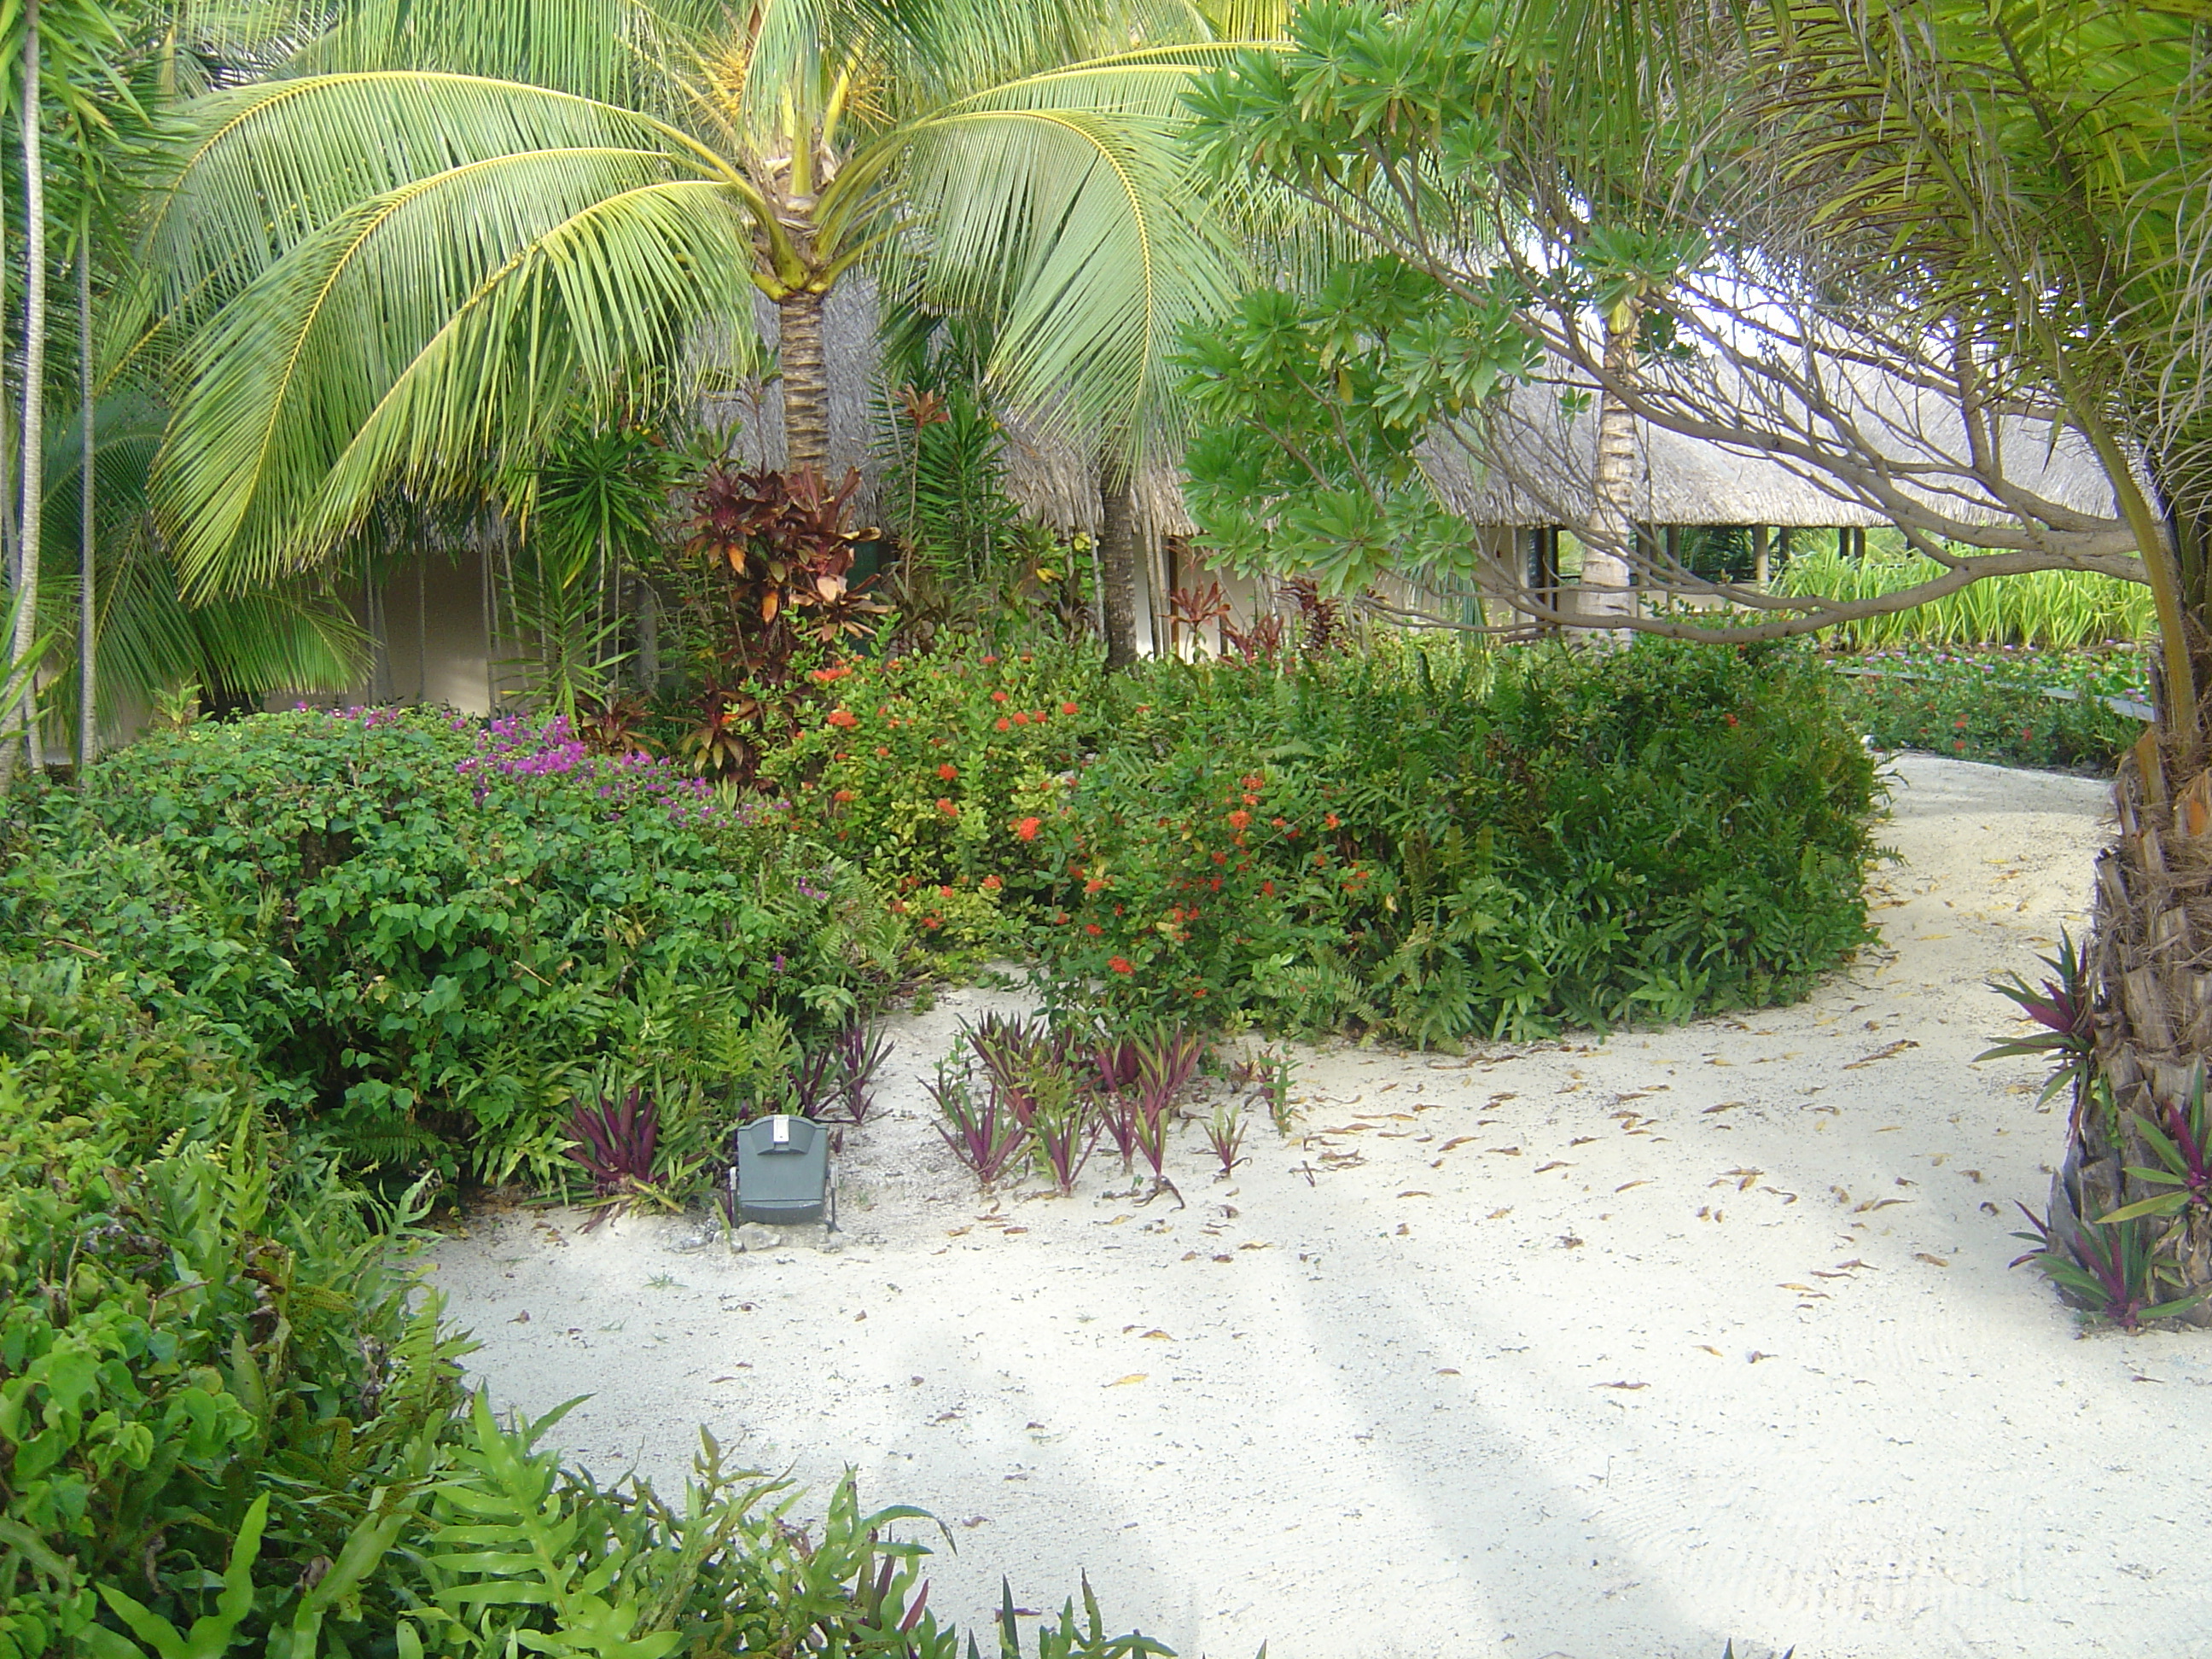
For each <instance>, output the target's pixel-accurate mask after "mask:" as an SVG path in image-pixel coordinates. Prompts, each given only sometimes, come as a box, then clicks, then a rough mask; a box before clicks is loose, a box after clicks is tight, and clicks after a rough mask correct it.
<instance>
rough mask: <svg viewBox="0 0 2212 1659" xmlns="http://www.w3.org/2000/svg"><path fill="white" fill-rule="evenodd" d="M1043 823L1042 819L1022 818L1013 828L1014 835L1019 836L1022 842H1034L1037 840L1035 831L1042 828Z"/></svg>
mask: <svg viewBox="0 0 2212 1659" xmlns="http://www.w3.org/2000/svg"><path fill="white" fill-rule="evenodd" d="M1043 822H1044V821H1043V820H1042V818H1024V819H1023V820H1022V821H1021V822H1020V823H1018V824H1016V825H1015V826H1014V833H1015V834H1016V835H1018V836H1020V837H1021V838H1022V839H1023V840H1024V841H1035V840H1036V838H1037V831H1038V829H1041V828H1042V825H1043Z"/></svg>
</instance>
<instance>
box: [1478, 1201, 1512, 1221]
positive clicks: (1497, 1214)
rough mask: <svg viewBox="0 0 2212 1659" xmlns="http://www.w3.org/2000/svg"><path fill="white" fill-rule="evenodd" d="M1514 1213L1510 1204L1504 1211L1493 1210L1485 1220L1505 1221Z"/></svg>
mask: <svg viewBox="0 0 2212 1659" xmlns="http://www.w3.org/2000/svg"><path fill="white" fill-rule="evenodd" d="M1512 1213H1513V1206H1511V1205H1510V1204H1508V1205H1507V1206H1505V1207H1504V1209H1502V1210H1492V1212H1490V1213H1489V1215H1488V1216H1486V1218H1485V1219H1486V1220H1489V1221H1498V1220H1501V1219H1503V1218H1504V1217H1506V1216H1509V1215H1511V1214H1512Z"/></svg>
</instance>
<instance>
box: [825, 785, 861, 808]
mask: <svg viewBox="0 0 2212 1659" xmlns="http://www.w3.org/2000/svg"><path fill="white" fill-rule="evenodd" d="M829 799H831V800H834V801H836V803H837V805H840V806H842V805H845V804H846V803H847V802H848V801H851V800H855V799H859V797H857V796H856V795H854V793H853V792H852V791H851V790H849V789H840V790H839V791H838V792H837V793H836V794H834V795H832V796H830V797H829Z"/></svg>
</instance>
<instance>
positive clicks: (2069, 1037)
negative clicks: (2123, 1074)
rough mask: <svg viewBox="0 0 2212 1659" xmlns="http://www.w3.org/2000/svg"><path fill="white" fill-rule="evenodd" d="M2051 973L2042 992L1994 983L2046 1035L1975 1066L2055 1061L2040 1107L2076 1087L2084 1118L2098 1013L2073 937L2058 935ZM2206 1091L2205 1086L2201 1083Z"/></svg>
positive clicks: (2005, 1045) (1987, 1053)
mask: <svg viewBox="0 0 2212 1659" xmlns="http://www.w3.org/2000/svg"><path fill="white" fill-rule="evenodd" d="M2041 961H2042V963H2043V964H2044V966H2045V967H2046V968H2048V969H2051V975H2050V976H2048V977H2046V978H2045V980H2044V981H2043V984H2042V986H2041V987H2033V986H2030V985H2029V984H2028V983H2027V981H2025V980H2023V979H2022V978H2021V976H2020V975H2018V974H2008V975H2005V977H2004V978H2003V979H1999V980H1991V981H1990V989H1991V990H1993V991H1995V992H1996V993H1997V994H1998V995H2000V996H2002V997H2007V998H2009V999H2010V1000H2012V1001H2013V1002H2015V1003H2016V1004H2017V1005H2018V1006H2019V1007H2020V1011H2021V1014H2022V1015H2024V1016H2025V1017H2026V1018H2029V1019H2032V1020H2033V1021H2034V1022H2035V1023H2036V1024H2038V1025H2039V1026H2041V1027H2043V1030H2040V1031H2039V1032H2036V1033H2034V1034H2033V1035H2031V1036H2024V1037H2015V1038H2014V1039H2013V1040H2012V1041H2010V1042H2000V1043H1999V1044H1997V1046H1996V1048H1989V1049H1985V1050H1984V1051H1983V1052H1982V1053H1980V1054H1977V1055H1975V1056H1974V1060H1975V1063H1976V1064H1979V1063H1980V1062H1981V1061H1983V1060H2002V1059H2004V1058H2007V1057H2008V1056H2010V1055H2014V1054H2040V1055H2044V1056H2046V1057H2047V1058H2049V1059H2051V1060H2052V1061H2053V1062H2054V1063H2055V1064H2056V1066H2057V1069H2056V1070H2054V1071H2053V1072H2052V1073H2051V1079H2050V1081H2048V1082H2047V1083H2045V1085H2043V1092H2042V1093H2041V1094H2039V1095H2038V1096H2037V1097H2036V1100H2035V1103H2036V1104H2037V1105H2039V1106H2040V1105H2042V1104H2043V1103H2045V1101H2047V1100H2049V1099H2050V1098H2051V1097H2052V1096H2053V1095H2055V1094H2057V1092H2058V1091H2060V1090H2062V1089H2065V1088H2067V1087H2069V1085H2070V1086H2071V1088H2072V1090H2073V1094H2074V1110H2075V1116H2076V1117H2077V1118H2078V1117H2079V1115H2081V1104H2082V1102H2083V1101H2084V1100H2085V1099H2086V1098H2087V1094H2088V1091H2089V1088H2090V1085H2091V1082H2092V1080H2093V1079H2094V1077H2095V1075H2096V1062H2097V1010H2096V1002H2095V998H2094V997H2093V994H2092V993H2091V990H2090V986H2089V975H2088V971H2087V967H2086V965H2085V964H2084V963H2083V962H2082V959H2081V948H2080V947H2079V946H2078V945H2075V943H2074V937H2073V935H2072V934H2071V933H2067V932H2065V931H2064V930H2063V929H2062V930H2061V931H2060V933H2059V935H2058V954H2057V956H2053V957H2042V958H2041ZM2197 1086H2198V1089H2199V1091H2202V1089H2203V1080H2202V1079H2199V1080H2198V1085H2197Z"/></svg>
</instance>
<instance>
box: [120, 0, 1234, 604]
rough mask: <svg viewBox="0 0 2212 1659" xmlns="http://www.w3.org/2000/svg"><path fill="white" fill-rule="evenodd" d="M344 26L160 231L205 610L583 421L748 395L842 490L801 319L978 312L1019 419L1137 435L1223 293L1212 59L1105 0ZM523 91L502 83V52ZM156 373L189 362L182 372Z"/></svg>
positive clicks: (424, 10)
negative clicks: (872, 300) (390, 497)
mask: <svg viewBox="0 0 2212 1659" xmlns="http://www.w3.org/2000/svg"><path fill="white" fill-rule="evenodd" d="M515 10H516V9H515V8H513V7H512V6H501V5H496V4H494V3H492V0H442V3H438V4H429V5H420V4H418V5H414V6H409V7H402V6H399V5H398V4H395V3H391V0H364V4H363V6H362V8H361V9H357V10H356V11H354V12H352V13H350V14H349V15H347V16H346V17H345V18H343V20H342V21H340V23H339V24H338V26H337V27H336V28H334V29H333V30H332V31H331V32H330V33H328V34H327V35H326V36H325V37H324V38H323V39H321V40H319V41H318V42H317V43H316V44H315V45H314V46H313V47H311V48H310V49H308V50H307V52H304V53H303V54H302V55H301V59H300V62H299V64H298V67H299V68H300V69H301V70H302V71H305V72H302V73H299V74H296V75H295V76H291V77H289V78H286V79H282V80H276V81H272V82H264V83H261V84H257V85H253V86H249V87H246V88H240V89H237V90H233V91H226V92H219V93H216V94H212V95H210V96H209V97H207V98H205V99H204V100H199V101H198V102H197V104H196V105H194V106H192V107H191V118H192V121H191V134H190V137H189V139H188V141H187V142H186V143H185V144H184V146H183V148H182V149H181V153H180V155H179V158H178V160H177V162H176V164H175V167H174V171H173V178H172V182H171V183H170V185H168V187H167V190H166V191H165V192H164V194H163V195H162V197H161V199H160V201H159V202H158V204H157V205H156V209H155V212H154V213H153V215H152V216H151V220H150V226H149V233H148V248H149V254H150V255H151V256H152V257H151V259H150V261H149V263H150V264H151V265H152V268H153V269H154V270H156V271H157V272H158V273H159V281H160V283H161V288H160V291H159V293H158V294H157V295H155V296H154V299H155V305H154V307H153V316H154V320H153V322H152V325H150V326H149V329H148V331H147V334H146V337H145V341H144V343H143V346H142V348H141V349H142V350H143V351H145V352H146V353H148V354H149V356H160V355H161V353H162V352H163V351H164V349H169V350H170V364H171V368H172V369H173V373H174V374H175V375H176V377H177V380H178V382H179V392H178V398H177V404H176V410H175V415H174V416H173V421H172V423H171V428H170V432H169V435H168V439H167V443H166V445H165V447H164V450H163V453H162V455H161V461H160V464H159V466H158V469H157V472H156V478H155V486H156V491H157V500H158V502H159V504H160V507H161V514H162V518H163V520H164V523H165V526H167V530H168V532H169V533H170V534H171V536H172V537H173V538H174V541H175V544H176V546H177V550H178V554H179V566H180V568H181V569H182V571H183V572H184V573H185V576H186V578H187V580H189V581H190V582H191V584H192V585H193V586H194V587H195V588H197V589H199V590H204V591H212V590H215V589H218V588H223V587H235V586H240V585H250V584H255V583H258V582H261V581H264V580H267V579H269V578H270V576H272V575H275V574H278V573H281V572H282V571H283V570H286V569H290V568H299V567H300V566H301V565H303V564H305V563H307V562H312V561H313V560H314V559H316V558H318V557H319V556H321V555H323V554H325V552H327V551H328V550H331V548H332V547H333V546H335V545H336V544H337V543H338V542H339V541H340V540H341V539H342V538H343V537H344V536H345V535H346V534H347V532H349V530H350V529H351V528H353V527H354V526H356V525H358V524H359V523H360V522H361V520H362V517H363V515H364V514H365V513H367V512H368V509H369V507H371V506H372V504H373V503H374V501H375V499H376V498H377V496H378V495H379V494H380V492H384V491H386V490H389V489H392V488H394V487H405V488H407V489H411V490H416V491H427V492H432V493H435V492H436V491H439V490H441V489H453V488H457V487H465V486H469V485H471V484H474V483H480V482H481V480H482V479H483V477H485V476H486V474H487V473H488V471H490V470H492V469H495V468H496V467H497V466H500V465H507V464H511V463H512V461H513V459H516V458H518V457H520V456H526V455H527V454H528V453H530V452H531V450H532V448H533V447H534V446H535V445H536V444H537V443H538V441H541V440H542V439H543V437H544V435H545V433H546V432H547V431H548V430H549V429H550V427H551V426H552V425H553V424H554V423H555V422H557V421H558V420H559V419H560V418H561V417H562V414H563V412H564V410H568V409H569V408H571V407H572V406H573V404H574V403H575V401H577V400H578V399H584V400H586V401H588V400H592V399H609V400H612V399H617V398H619V399H624V400H629V401H630V402H632V403H635V400H636V399H638V398H640V397H641V396H643V397H647V398H678V397H681V396H683V395H684V394H686V393H687V392H692V391H696V390H697V389H698V388H700V387H701V386H702V385H703V384H710V383H712V382H713V381H714V380H715V379H717V378H718V377H720V378H726V377H728V376H730V375H732V374H735V373H738V372H742V371H743V370H744V369H747V368H751V367H753V366H755V365H756V364H757V363H758V362H760V361H761V355H762V354H761V343H760V340H759V337H758V336H757V334H756V332H755V330H754V325H753V304H752V299H751V295H753V293H754V292H755V291H758V292H759V293H761V294H763V295H766V296H767V297H768V298H769V300H770V301H773V302H774V303H775V308H776V310H777V312H778V314H779V322H780V352H779V356H780V362H779V368H780V370H781V377H782V396H783V404H784V412H785V422H786V434H787V451H788V459H789V461H790V463H791V464H792V465H794V466H807V465H812V466H817V467H818V466H820V465H823V462H824V461H825V459H826V453H827V422H826V416H825V413H824V410H825V406H826V398H825V386H824V380H823V364H822V355H821V343H820V340H821V335H820V328H821V314H822V303H823V296H824V295H826V294H828V293H829V290H830V289H832V288H833V287H834V286H835V285H836V283H838V282H839V280H840V279H841V278H842V277H843V276H845V275H846V274H847V273H848V272H849V271H851V270H854V269H855V268H856V267H860V266H869V267H872V268H873V269H875V270H878V271H879V272H881V273H883V274H884V275H885V276H887V277H889V278H890V280H893V281H895V282H896V283H898V284H900V285H901V286H902V288H903V289H906V290H907V291H909V292H912V293H914V294H915V295H917V296H918V297H920V298H921V300H922V301H924V302H925V303H927V304H930V305H933V306H938V307H952V308H972V309H977V310H982V311H987V313H989V314H990V315H991V316H992V318H993V319H994V322H995V324H996V325H997V331H998V338H999V341H1000V346H999V351H998V356H997V360H996V361H995V362H994V365H993V373H994V378H995V380H996V381H997V383H998V386H999V388H1000V392H1002V394H1003V395H1006V396H1007V397H1009V398H1012V399H1014V400H1016V401H1018V402H1023V403H1026V404H1032V405H1034V406H1036V407H1040V408H1045V407H1049V408H1050V409H1052V410H1054V414H1055V417H1056V418H1058V419H1060V420H1062V421H1065V422H1071V423H1074V422H1080V423H1084V424H1085V425H1092V426H1096V427H1097V428H1099V429H1103V430H1109V431H1115V432H1123V431H1126V432H1129V433H1131V434H1133V435H1138V436H1137V437H1133V441H1140V437H1141V434H1142V433H1143V431H1144V430H1145V428H1146V423H1147V422H1152V421H1154V420H1156V419H1157V418H1158V413H1159V411H1160V410H1161V408H1162V407H1163V404H1164V394H1163V392H1162V390H1161V386H1160V381H1159V365H1160V364H1161V363H1162V362H1164V358H1165V356H1166V355H1167V353H1168V351H1169V350H1170V348H1171V345H1172V343H1173V339H1174V337H1175V335H1176V331H1177V330H1178V329H1179V328H1180V327H1181V326H1182V325H1183V323H1184V322H1185V321H1187V320H1188V319H1189V318H1190V317H1191V316H1192V315H1194V313H1196V312H1197V311H1198V310H1199V309H1200V307H1204V306H1206V305H1208V304H1210V303H1212V302H1213V301H1216V300H1217V299H1218V297H1219V296H1221V295H1224V294H1225V293H1226V292H1227V291H1228V290H1229V289H1231V288H1232V287H1233V285H1234V282H1235V278H1236V270H1235V260H1234V258H1233V255H1232V253H1231V251H1230V249H1229V247H1228V245H1227V242H1226V240H1225V238H1224V237H1223V236H1222V235H1221V234H1218V232H1217V231H1216V230H1214V229H1213V228H1211V227H1212V225H1213V224H1214V221H1213V219H1212V217H1211V216H1209V214H1208V213H1207V212H1206V210H1204V206H1203V204H1202V203H1201V202H1200V198H1199V197H1198V195H1197V193H1196V191H1195V189H1194V181H1193V178H1192V175H1191V174H1190V173H1189V171H1188V167H1186V164H1185V161H1184V157H1183V155H1182V150H1181V149H1180V147H1179V144H1178V143H1177V135H1178V128H1179V126H1180V123H1181V119H1182V112H1181V100H1182V89H1183V88H1184V86H1185V85H1186V84H1187V83H1188V79H1189V77H1190V76H1192V75H1193V74H1194V73H1197V72H1202V71H1203V70H1206V69H1207V68H1210V67H1212V65H1213V64H1216V63H1218V61H1219V59H1220V58H1221V55H1222V53H1223V52H1225V50H1226V49H1227V46H1228V43H1226V42H1218V41H1217V40H1214V39H1212V35H1213V33H1214V31H1213V30H1212V29H1211V28H1210V27H1208V25H1207V23H1206V20H1205V18H1204V16H1203V15H1201V14H1200V13H1199V12H1198V11H1196V10H1194V9H1188V8H1183V7H1166V8H1163V9H1161V10H1160V11H1159V12H1158V14H1157V15H1154V14H1147V13H1144V12H1141V11H1137V10H1133V9H1131V8H1130V7H1129V6H1127V5H1123V4H1116V3H1112V0H1107V3H1094V0H1059V3H1056V4H1042V5H1040V4H1036V3H1023V0H758V3H756V4H754V5H753V6H752V7H751V9H750V10H745V11H731V10H725V9H723V8H722V7H720V6H719V5H708V4H704V3H700V0H690V9H689V10H686V9H684V5H683V4H681V3H679V4H678V7H677V8H676V9H673V10H671V9H661V10H658V11H652V12H648V11H647V10H646V9H644V8H643V7H642V6H640V5H637V4H635V3H630V0H534V3H532V4H531V5H529V6H526V7H524V8H522V11H524V12H525V13H526V14H527V16H526V18H525V20H524V23H525V24H526V27H524V26H523V25H520V24H513V23H506V24H503V23H502V20H503V19H506V18H507V17H508V16H509V15H510V14H512V13H513V12H514V11H515ZM518 43H525V44H526V51H524V52H522V53H521V55H520V61H521V62H523V64H525V67H526V71H527V74H528V76H529V77H530V78H527V79H507V78H496V77H495V76H491V75H489V74H486V73H484V72H483V69H484V65H485V63H486V62H487V61H495V60H498V59H500V58H501V56H502V55H504V58H505V61H506V62H507V63H509V64H512V63H514V62H516V61H518V57H517V45H518ZM171 342H177V343H178V344H176V345H175V346H174V347H173V348H170V347H169V343H171Z"/></svg>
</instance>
